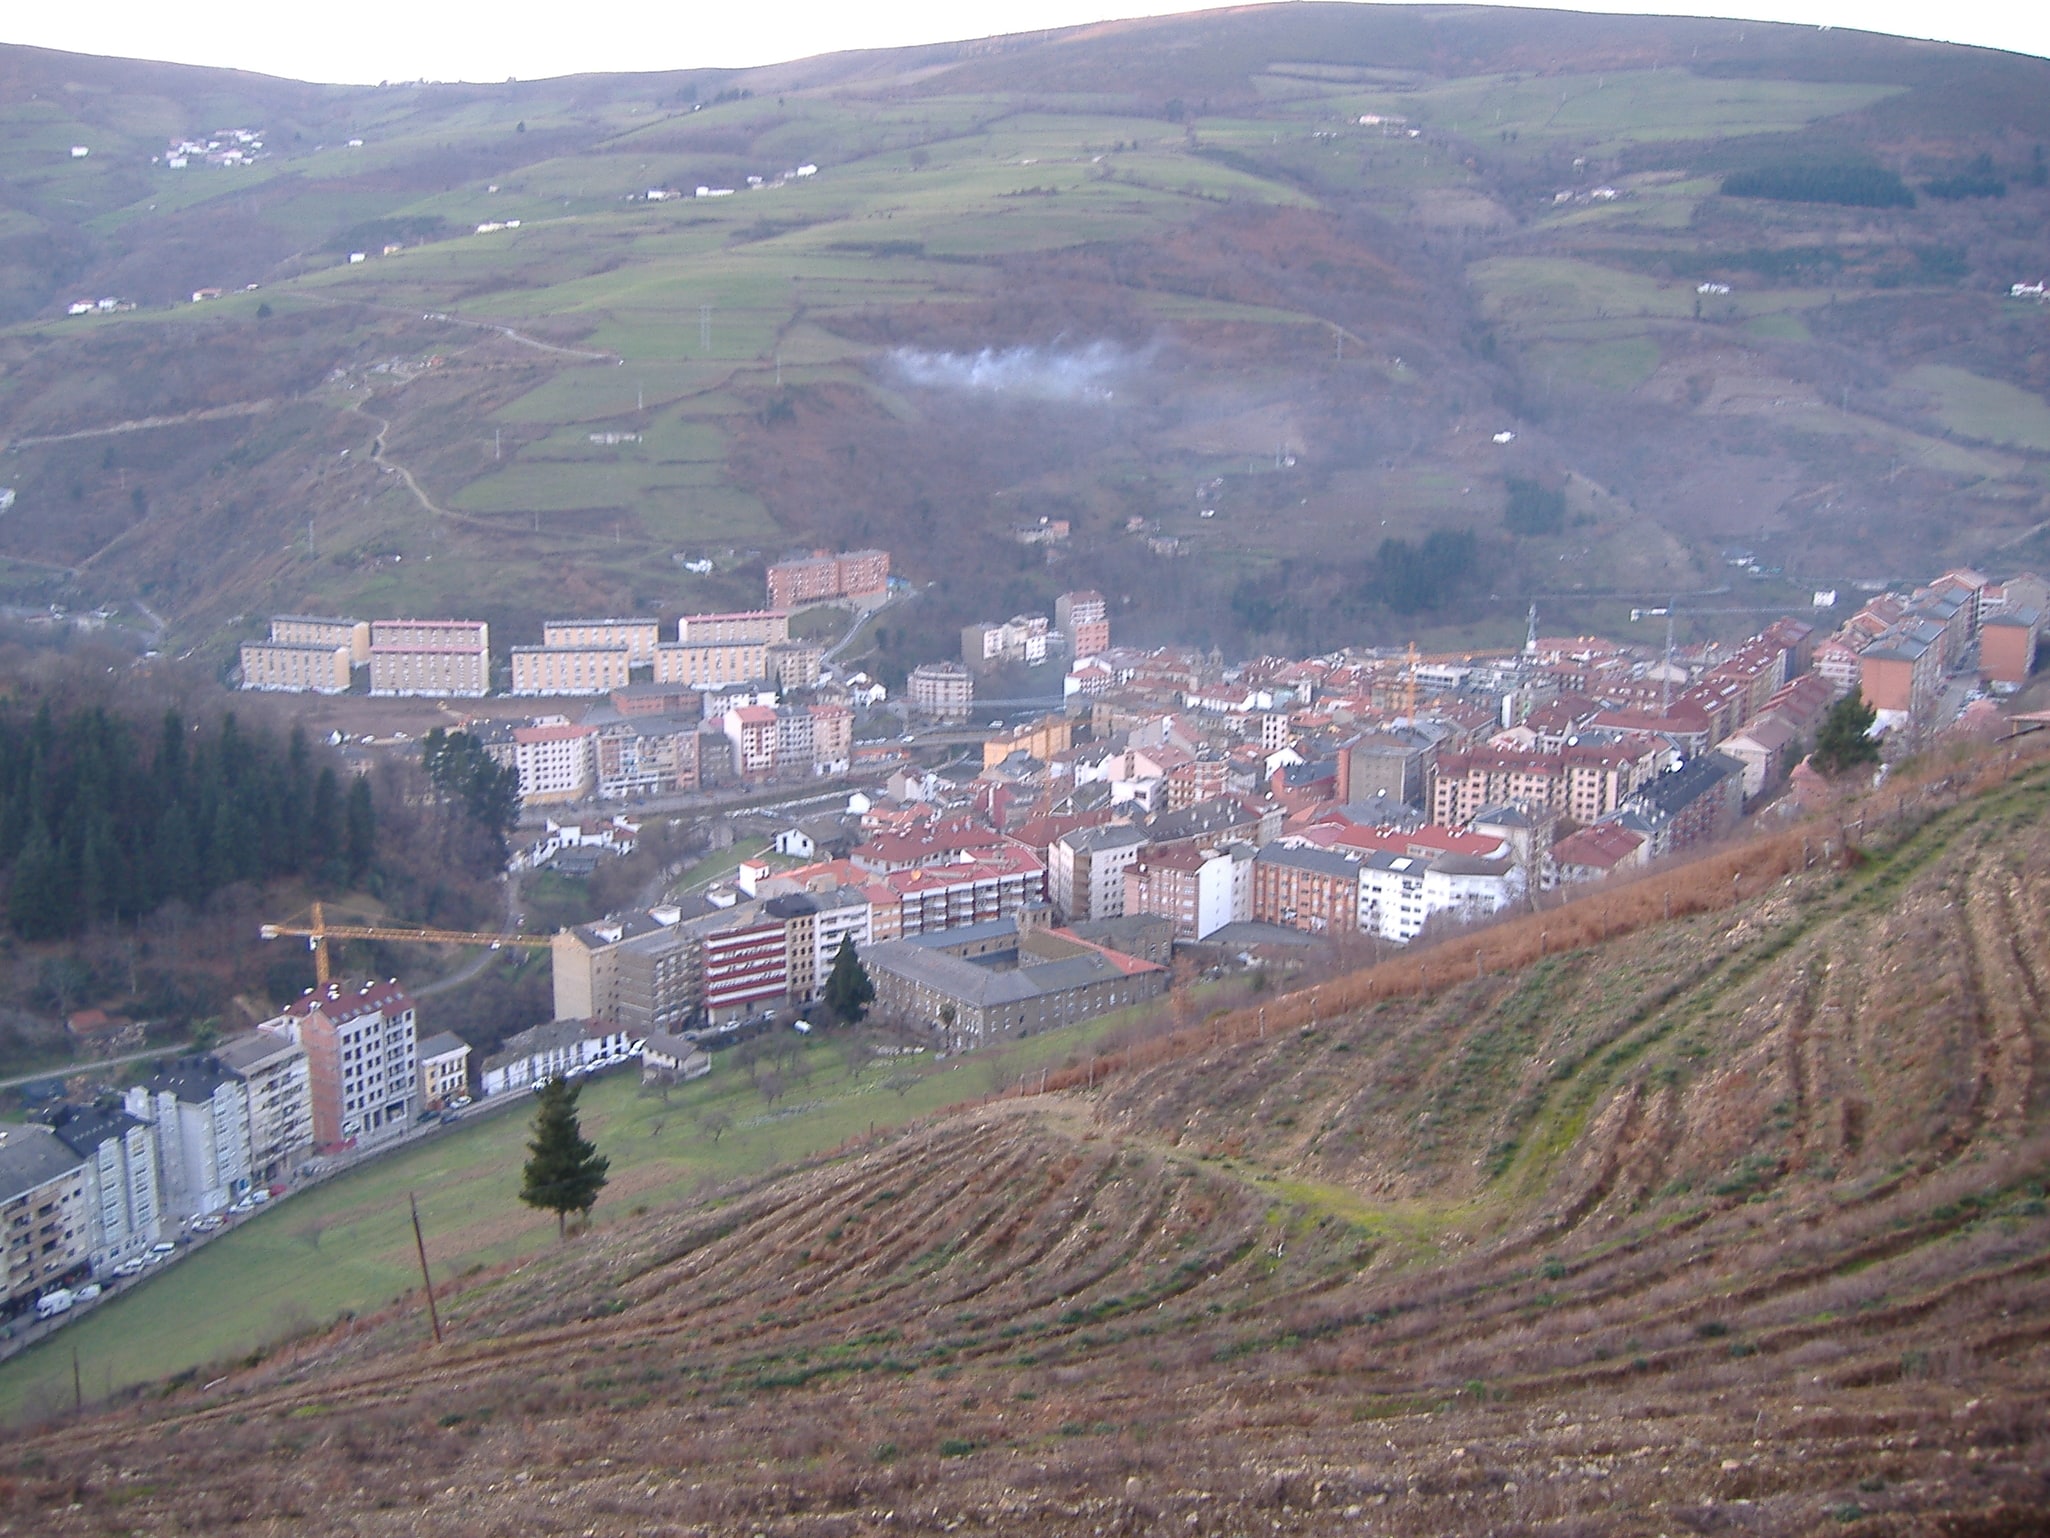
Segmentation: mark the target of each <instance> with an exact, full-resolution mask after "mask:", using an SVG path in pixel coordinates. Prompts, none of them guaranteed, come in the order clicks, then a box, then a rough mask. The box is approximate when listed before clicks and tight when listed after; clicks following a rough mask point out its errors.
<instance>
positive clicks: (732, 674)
mask: <svg viewBox="0 0 2050 1538" xmlns="http://www.w3.org/2000/svg"><path fill="white" fill-rule="evenodd" d="M767 672H768V647H767V645H766V644H765V643H763V642H761V641H712V642H708V643H706V644H705V645H702V646H701V645H698V644H697V643H696V642H689V643H686V642H682V641H676V642H669V641H665V642H663V643H662V644H661V645H659V646H657V647H656V648H655V682H656V683H658V684H688V685H690V686H691V687H693V688H697V689H723V688H725V687H726V686H728V685H729V684H745V683H752V682H753V681H755V680H756V679H759V678H762V677H764V676H766V674H767Z"/></svg>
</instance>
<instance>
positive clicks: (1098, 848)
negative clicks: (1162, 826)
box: [1046, 822, 1146, 924]
mask: <svg viewBox="0 0 2050 1538" xmlns="http://www.w3.org/2000/svg"><path fill="white" fill-rule="evenodd" d="M1145 847H1146V834H1145V831H1144V830H1143V829H1141V828H1140V827H1139V826H1138V825H1137V824H1136V823H1129V822H1114V823H1107V824H1105V825H1104V826H1102V827H1099V828H1078V829H1076V830H1075V831H1073V832H1071V833H1064V834H1062V835H1061V836H1060V837H1059V838H1057V839H1055V840H1054V841H1053V843H1052V844H1050V845H1048V846H1047V851H1046V853H1047V867H1046V870H1047V890H1048V895H1049V896H1050V897H1051V899H1052V901H1053V905H1054V907H1055V908H1056V909H1058V910H1059V912H1060V915H1061V918H1062V919H1063V920H1064V921H1065V922H1067V923H1070V924H1074V923H1080V922H1082V921H1084V920H1087V919H1106V918H1116V917H1118V916H1119V915H1120V914H1122V913H1123V912H1124V911H1125V872H1126V871H1127V870H1129V869H1131V867H1132V865H1133V863H1134V862H1135V861H1136V860H1137V859H1138V858H1139V851H1140V850H1141V849H1143V848H1145Z"/></svg>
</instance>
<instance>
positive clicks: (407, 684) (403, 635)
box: [370, 619, 491, 699]
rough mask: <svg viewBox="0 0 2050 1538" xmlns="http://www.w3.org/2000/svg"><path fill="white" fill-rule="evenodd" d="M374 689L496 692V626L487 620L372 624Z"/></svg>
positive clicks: (469, 694) (459, 694) (471, 694)
mask: <svg viewBox="0 0 2050 1538" xmlns="http://www.w3.org/2000/svg"><path fill="white" fill-rule="evenodd" d="M370 692H371V693H372V694H374V695H385V696H399V695H433V696H449V697H456V698H470V699H474V698H478V697H480V696H483V695H486V694H489V693H490V692H491V627H490V626H489V625H487V624H485V623H484V622H483V621H482V620H467V619H380V620H372V621H371V623H370Z"/></svg>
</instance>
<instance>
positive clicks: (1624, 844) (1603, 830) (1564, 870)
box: [1552, 822, 1651, 881]
mask: <svg viewBox="0 0 2050 1538" xmlns="http://www.w3.org/2000/svg"><path fill="white" fill-rule="evenodd" d="M1650 849H1651V841H1650V840H1649V839H1647V838H1646V837H1645V836H1644V835H1643V834H1642V833H1639V832H1637V831H1636V830H1635V829H1632V828H1626V827H1624V826H1623V825H1622V824H1621V823H1620V822H1598V823H1596V824H1595V825H1594V826H1593V827H1591V828H1582V829H1581V830H1580V831H1579V832H1578V833H1574V834H1570V835H1568V836H1567V837H1565V838H1562V839H1560V840H1559V842H1558V843H1556V844H1554V845H1553V846H1552V860H1553V863H1554V864H1555V865H1556V866H1557V868H1558V871H1559V879H1560V880H1561V881H1600V880H1602V879H1604V878H1605V877H1607V876H1608V875H1609V874H1610V873H1611V872H1613V871H1618V870H1625V869H1628V868H1630V867H1632V866H1636V865H1642V864H1643V863H1644V862H1645V859H1646V858H1647V856H1648V855H1649V852H1650Z"/></svg>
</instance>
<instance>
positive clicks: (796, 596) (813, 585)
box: [769, 550, 890, 610]
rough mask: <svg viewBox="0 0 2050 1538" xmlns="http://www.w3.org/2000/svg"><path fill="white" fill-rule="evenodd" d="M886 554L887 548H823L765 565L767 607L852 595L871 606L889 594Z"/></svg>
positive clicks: (888, 566)
mask: <svg viewBox="0 0 2050 1538" xmlns="http://www.w3.org/2000/svg"><path fill="white" fill-rule="evenodd" d="M889 593H890V554H889V552H888V551H887V550H843V551H841V552H840V553H838V554H837V555H835V554H832V553H829V552H827V551H824V550H820V551H816V552H814V553H813V554H812V555H810V556H807V557H804V558H802V559H799V560H794V561H778V562H777V563H776V564H775V565H774V566H771V567H770V568H769V607H770V608H771V609H785V610H788V609H795V608H797V607H799V606H800V605H803V604H808V603H821V602H824V601H827V600H829V599H834V598H847V599H852V600H853V601H854V602H855V603H856V604H858V605H860V606H861V607H863V608H873V607H875V606H877V605H879V604H880V603H882V602H883V600H884V599H886V598H887V597H889Z"/></svg>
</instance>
